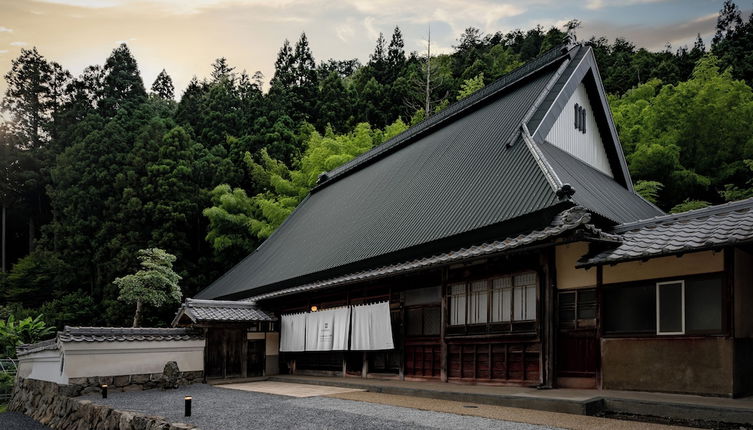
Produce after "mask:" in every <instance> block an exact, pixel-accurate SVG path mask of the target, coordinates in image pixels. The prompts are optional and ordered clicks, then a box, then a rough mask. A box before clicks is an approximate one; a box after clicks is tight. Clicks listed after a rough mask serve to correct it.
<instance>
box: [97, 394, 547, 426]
mask: <svg viewBox="0 0 753 430" xmlns="http://www.w3.org/2000/svg"><path fill="white" fill-rule="evenodd" d="M184 395H190V396H193V414H192V416H191V417H190V418H186V417H184V416H183V396H184ZM83 398H85V399H88V400H92V401H93V402H95V403H100V404H107V405H110V406H113V407H115V408H117V409H121V410H132V411H137V412H142V413H146V414H149V415H159V416H163V417H165V418H167V419H168V420H170V421H173V422H185V423H190V424H194V425H196V426H199V427H200V428H202V429H203V430H242V429H243V430H245V429H280V430H287V429H352V428H358V429H384V428H389V429H391V430H397V429H479V430H482V429H514V430H535V429H546V428H548V427H542V426H536V425H531V424H522V423H515V422H508V421H499V420H493V419H488V418H480V417H471V416H464V415H454V414H448V413H441V412H430V411H421V410H418V409H410V408H402V407H397V406H389V405H380V404H374V403H364V402H356V401H352V400H343V399H335V398H331V397H308V398H293V397H287V396H278V395H273V394H265V393H256V392H248V391H239V390H231V389H225V388H218V387H213V386H209V385H203V384H197V385H191V386H188V387H184V388H180V389H178V390H171V391H162V390H147V391H135V392H127V393H121V392H111V393H110V394H109V397H108V399H102V398H100V397H99V396H97V395H90V396H84V397H83Z"/></svg>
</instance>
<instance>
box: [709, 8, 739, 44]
mask: <svg viewBox="0 0 753 430" xmlns="http://www.w3.org/2000/svg"><path fill="white" fill-rule="evenodd" d="M741 25H743V19H742V16H741V14H740V8H738V7H737V5H736V4H735V2H733V1H732V0H725V1H724V5H722V10H720V11H719V17H718V18H717V20H716V34H714V39H712V41H711V46H716V45H718V44H719V43H720V42H721V41H723V40H724V39H727V38H729V37H731V36H732V34H733V33H734V32H735V30H736V29H737V28H738V27H740V26H741Z"/></svg>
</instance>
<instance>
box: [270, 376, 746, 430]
mask: <svg viewBox="0 0 753 430" xmlns="http://www.w3.org/2000/svg"><path fill="white" fill-rule="evenodd" d="M270 380H273V381H279V382H295V383H305V384H322V385H330V386H338V387H344V388H360V389H365V390H366V391H368V392H373V393H385V394H393V395H399V396H408V397H424V398H431V399H439V400H455V401H462V402H473V403H481V404H487V405H497V406H507V407H514V408H524V409H535V410H541V411H549V412H564V413H568V414H577V415H602V414H604V415H607V416H645V417H654V418H651V419H658V420H660V421H658V422H663V421H661V420H664V421H669V422H683V423H687V424H688V425H694V426H701V427H717V424H719V423H722V424H726V425H729V424H739V427H742V428H753V397H747V398H742V399H730V398H720V397H703V396H693V395H682V394H664V393H647V392H632V391H614V390H578V389H554V390H537V389H535V388H525V387H505V386H489V385H464V384H452V383H443V382H439V381H420V382H419V381H400V380H397V379H370V378H366V379H362V378H358V377H345V378H343V377H334V376H330V377H324V376H303V375H279V376H272V377H270Z"/></svg>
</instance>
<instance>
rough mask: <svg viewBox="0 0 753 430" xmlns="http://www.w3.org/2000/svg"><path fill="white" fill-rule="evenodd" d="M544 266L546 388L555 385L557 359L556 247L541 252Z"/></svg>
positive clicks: (543, 373) (542, 293)
mask: <svg viewBox="0 0 753 430" xmlns="http://www.w3.org/2000/svg"><path fill="white" fill-rule="evenodd" d="M541 259H542V267H543V268H544V282H542V283H541V285H542V288H543V290H542V291H541V297H542V299H543V300H542V302H543V303H542V308H543V312H542V316H543V318H542V319H543V331H542V333H543V338H542V349H543V354H542V362H543V365H544V367H543V372H542V381H541V383H542V385H543V386H544V387H545V388H552V387H554V374H555V360H556V351H555V349H556V344H557V342H556V337H557V330H556V315H557V312H556V297H555V293H556V289H557V281H556V265H555V253H554V248H553V247H552V248H548V249H545V250H543V251H542V253H541Z"/></svg>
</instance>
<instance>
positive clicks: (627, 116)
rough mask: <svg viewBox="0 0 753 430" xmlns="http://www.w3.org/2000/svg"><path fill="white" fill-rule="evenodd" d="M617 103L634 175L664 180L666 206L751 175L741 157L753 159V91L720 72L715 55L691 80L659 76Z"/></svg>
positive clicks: (661, 198) (705, 196) (712, 194)
mask: <svg viewBox="0 0 753 430" xmlns="http://www.w3.org/2000/svg"><path fill="white" fill-rule="evenodd" d="M611 102H612V103H611V105H612V109H613V111H614V118H615V122H616V124H617V127H618V131H619V133H620V138H621V141H622V142H623V145H624V147H625V151H626V153H627V157H628V161H629V165H630V171H631V173H632V174H633V176H634V177H635V178H637V179H642V180H651V181H658V182H661V183H662V184H664V189H663V190H661V191H660V192H659V195H658V202H659V205H660V206H662V207H664V208H671V207H673V206H675V205H677V204H678V203H681V202H682V201H684V200H685V199H686V198H690V199H691V200H710V199H714V198H718V191H720V190H722V189H723V188H724V186H725V184H729V183H741V182H742V181H741V179H743V178H744V177H745V176H746V171H747V168H745V166H744V164H743V163H742V162H741V161H740V160H742V159H745V158H750V157H751V156H753V138H752V137H751V136H753V90H751V88H750V87H748V86H747V85H746V84H745V82H742V81H738V80H735V79H734V78H733V77H732V75H731V73H730V71H729V70H727V71H723V72H722V71H720V68H719V60H718V59H717V58H716V57H714V56H712V55H707V56H705V57H703V58H702V59H701V60H699V62H698V64H697V65H696V67H695V69H694V70H693V74H692V78H691V79H690V80H688V81H685V82H680V83H678V84H677V85H671V84H670V85H664V86H662V85H661V83H660V82H659V81H656V80H653V81H651V82H648V83H646V84H643V85H641V86H639V87H638V88H636V89H633V90H630V91H628V92H627V93H626V94H625V95H624V96H622V97H619V98H612V100H611Z"/></svg>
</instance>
